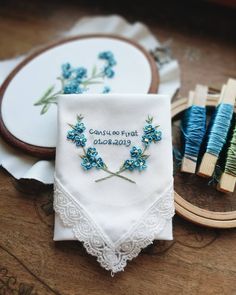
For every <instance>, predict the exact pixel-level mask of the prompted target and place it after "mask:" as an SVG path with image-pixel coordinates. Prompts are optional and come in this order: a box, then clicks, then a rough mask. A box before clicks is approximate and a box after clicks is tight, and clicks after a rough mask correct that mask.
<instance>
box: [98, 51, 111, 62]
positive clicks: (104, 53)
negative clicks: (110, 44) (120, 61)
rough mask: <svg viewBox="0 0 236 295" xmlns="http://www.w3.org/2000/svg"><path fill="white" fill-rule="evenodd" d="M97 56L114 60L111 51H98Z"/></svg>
mask: <svg viewBox="0 0 236 295" xmlns="http://www.w3.org/2000/svg"><path fill="white" fill-rule="evenodd" d="M98 57H99V58H100V59H105V60H108V61H109V60H114V55H113V53H112V52H111V51H103V52H100V53H99V55H98Z"/></svg>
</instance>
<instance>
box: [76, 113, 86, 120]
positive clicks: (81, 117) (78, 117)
mask: <svg viewBox="0 0 236 295" xmlns="http://www.w3.org/2000/svg"><path fill="white" fill-rule="evenodd" d="M83 118H84V117H83V116H82V115H81V114H80V115H77V121H78V122H80V121H82V120H83Z"/></svg>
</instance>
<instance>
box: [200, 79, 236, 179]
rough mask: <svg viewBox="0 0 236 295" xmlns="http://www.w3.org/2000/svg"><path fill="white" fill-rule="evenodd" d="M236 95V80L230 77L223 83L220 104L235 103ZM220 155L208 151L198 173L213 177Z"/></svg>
mask: <svg viewBox="0 0 236 295" xmlns="http://www.w3.org/2000/svg"><path fill="white" fill-rule="evenodd" d="M235 96H236V80H233V79H229V80H228V82H227V84H226V86H225V85H223V87H222V90H221V95H220V99H219V101H218V104H220V103H225V104H231V105H234V103H235ZM217 160H218V157H217V156H216V155H213V154H210V153H208V152H206V153H205V154H204V156H203V158H202V161H201V164H200V167H199V170H198V175H200V176H203V177H211V176H212V175H213V172H214V170H215V166H216V162H217Z"/></svg>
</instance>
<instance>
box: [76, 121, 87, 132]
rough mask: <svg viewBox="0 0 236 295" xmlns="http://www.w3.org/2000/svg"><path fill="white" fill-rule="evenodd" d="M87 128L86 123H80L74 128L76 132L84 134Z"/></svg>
mask: <svg viewBox="0 0 236 295" xmlns="http://www.w3.org/2000/svg"><path fill="white" fill-rule="evenodd" d="M85 129H86V128H85V126H84V123H81V122H78V123H77V124H76V125H75V126H74V130H76V131H77V132H78V133H83V132H84V131H85Z"/></svg>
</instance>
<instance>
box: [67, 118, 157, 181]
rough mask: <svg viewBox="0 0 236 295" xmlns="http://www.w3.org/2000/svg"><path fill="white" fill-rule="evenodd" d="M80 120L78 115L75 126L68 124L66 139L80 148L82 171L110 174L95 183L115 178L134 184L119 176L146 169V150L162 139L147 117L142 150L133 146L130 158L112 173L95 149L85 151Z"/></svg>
mask: <svg viewBox="0 0 236 295" xmlns="http://www.w3.org/2000/svg"><path fill="white" fill-rule="evenodd" d="M82 120H83V117H82V116H81V115H79V116H77V123H76V124H75V125H71V124H69V126H70V127H71V128H72V129H71V130H69V131H68V132H67V139H68V140H70V141H72V142H73V143H74V144H75V145H76V146H77V147H81V148H82V149H83V155H81V156H80V157H81V159H82V162H81V166H82V167H83V169H85V170H90V169H92V168H97V169H102V170H103V171H105V172H107V173H108V174H110V175H109V176H107V177H103V178H100V179H97V180H95V182H100V181H103V180H106V179H109V178H111V177H114V176H117V177H120V178H122V179H125V180H127V181H129V182H132V183H135V182H134V181H133V180H131V179H130V178H128V177H125V176H123V175H120V174H121V173H122V172H124V171H126V170H128V171H133V170H135V169H136V170H139V171H140V172H141V171H143V170H144V169H146V168H147V159H148V158H149V155H147V154H146V150H147V149H148V147H149V145H150V144H151V143H152V142H154V143H157V142H159V141H160V140H161V139H162V132H161V131H160V130H157V129H158V128H159V126H153V118H152V117H148V119H147V120H146V122H147V125H145V126H144V128H143V131H144V134H143V136H142V143H143V145H144V148H143V149H142V148H140V147H137V146H133V147H132V148H131V150H130V158H129V159H127V160H125V161H124V163H123V164H122V166H121V168H120V170H118V171H116V172H112V171H110V170H109V169H108V167H107V165H106V164H105V163H104V161H103V159H102V158H101V157H100V156H99V154H98V151H97V150H96V148H94V147H89V148H87V150H86V149H85V146H86V142H87V139H86V136H85V134H84V131H85V130H86V128H85V125H84V123H83V122H82Z"/></svg>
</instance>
